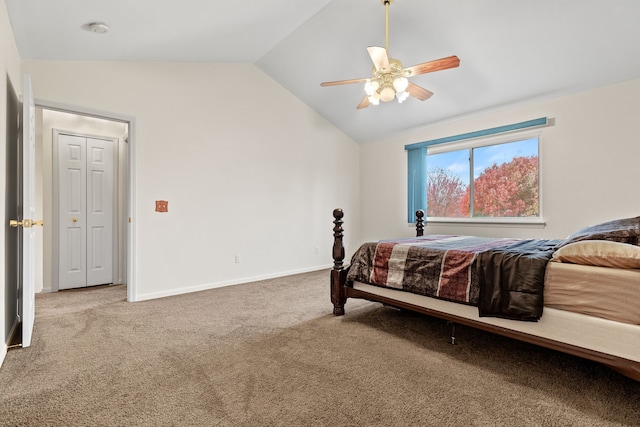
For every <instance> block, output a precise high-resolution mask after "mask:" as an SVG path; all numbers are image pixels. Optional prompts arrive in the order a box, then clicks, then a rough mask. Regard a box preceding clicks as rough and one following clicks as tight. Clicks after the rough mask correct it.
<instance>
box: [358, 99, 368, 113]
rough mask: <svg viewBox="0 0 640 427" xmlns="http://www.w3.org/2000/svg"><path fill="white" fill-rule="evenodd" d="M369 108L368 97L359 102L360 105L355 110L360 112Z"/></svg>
mask: <svg viewBox="0 0 640 427" xmlns="http://www.w3.org/2000/svg"><path fill="white" fill-rule="evenodd" d="M368 106H369V97H368V96H365V97H364V98H363V99H362V101H360V104H358V106H357V107H356V109H357V110H361V109H363V108H367V107H368Z"/></svg>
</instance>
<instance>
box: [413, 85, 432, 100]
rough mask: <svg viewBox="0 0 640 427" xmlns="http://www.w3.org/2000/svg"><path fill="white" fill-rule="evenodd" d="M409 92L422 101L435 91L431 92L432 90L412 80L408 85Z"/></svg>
mask: <svg viewBox="0 0 640 427" xmlns="http://www.w3.org/2000/svg"><path fill="white" fill-rule="evenodd" d="M407 92H409V95H411V96H413V97H414V98H418V99H419V100H420V101H426V100H427V99H429V98H431V97H432V96H433V92H431V91H430V90H427V89H425V88H423V87H421V86H418V85H417V84H414V83H411V82H409V85H408V86H407Z"/></svg>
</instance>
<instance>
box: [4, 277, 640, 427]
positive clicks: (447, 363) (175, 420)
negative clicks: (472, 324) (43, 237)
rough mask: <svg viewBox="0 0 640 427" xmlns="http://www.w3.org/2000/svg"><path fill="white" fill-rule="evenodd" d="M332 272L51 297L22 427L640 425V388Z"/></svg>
mask: <svg viewBox="0 0 640 427" xmlns="http://www.w3.org/2000/svg"><path fill="white" fill-rule="evenodd" d="M328 275H329V273H328V272H327V271H321V272H315V273H307V274H301V275H297V276H291V277H286V278H282V279H274V280H268V281H262V282H255V283H250V284H246V285H237V286H231V287H227V288H220V289H214V290H210V291H205V292H199V293H194V294H188V295H182V296H176V297H169V298H163V299H158V300H153V301H145V302H138V303H127V302H126V289H125V288H124V287H123V286H110V287H102V288H96V289H87V290H82V291H70V292H69V291H67V292H59V293H55V294H43V295H38V296H37V298H36V324H35V329H34V335H33V341H32V346H31V347H29V348H27V349H20V350H12V351H10V352H9V353H8V354H7V357H6V359H5V362H4V364H3V366H2V367H1V368H0V390H1V392H0V393H1V395H0V425H7V426H23V425H34V426H45V425H46V426H216V425H221V426H313V425H317V426H328V425H345V426H378V425H379V426H408V425H421V426H640V383H638V382H635V381H633V380H630V379H628V378H626V377H624V376H621V375H619V374H617V373H615V372H613V371H611V370H609V369H607V368H605V367H602V366H600V365H598V364H596V363H593V362H589V361H586V360H582V359H579V358H575V357H572V356H568V355H564V354H561V353H557V352H553V351H550V350H545V349H542V348H539V347H535V346H532V345H529V344H525V343H521V342H517V341H514V340H510V339H507V338H502V337H499V336H496V335H492V334H488V333H485V332H481V331H477V330H474V329H471V328H465V327H461V326H458V327H457V339H458V343H459V344H458V345H456V346H451V345H449V344H448V331H449V330H448V327H447V325H446V323H445V322H443V321H441V320H437V319H433V318H429V317H425V316H421V315H417V314H412V313H408V312H403V311H398V310H395V309H392V308H389V307H384V306H381V305H380V304H375V303H370V302H367V301H354V300H350V301H349V302H348V303H347V306H346V310H347V314H346V315H345V316H343V317H334V316H333V315H331V310H332V306H331V304H330V302H329V279H328Z"/></svg>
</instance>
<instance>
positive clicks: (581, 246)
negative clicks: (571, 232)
mask: <svg viewBox="0 0 640 427" xmlns="http://www.w3.org/2000/svg"><path fill="white" fill-rule="evenodd" d="M551 261H555V262H568V263H572V264H581V265H595V266H597V267H613V268H640V246H635V245H631V244H628V243H619V242H610V241H607V240H582V241H579V242H576V243H570V244H568V245H566V246H563V247H561V248H560V249H558V250H557V251H556V252H554V254H553V257H552V258H551Z"/></svg>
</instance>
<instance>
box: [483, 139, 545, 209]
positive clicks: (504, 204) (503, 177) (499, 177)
mask: <svg viewBox="0 0 640 427" xmlns="http://www.w3.org/2000/svg"><path fill="white" fill-rule="evenodd" d="M538 180H539V174H538V139H537V138H532V139H527V140H523V141H517V142H510V143H505V144H497V145H490V146H486V147H478V148H474V149H473V184H474V185H473V187H474V188H473V216H475V217H532V216H538V215H539V211H540V209H539V195H538Z"/></svg>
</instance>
